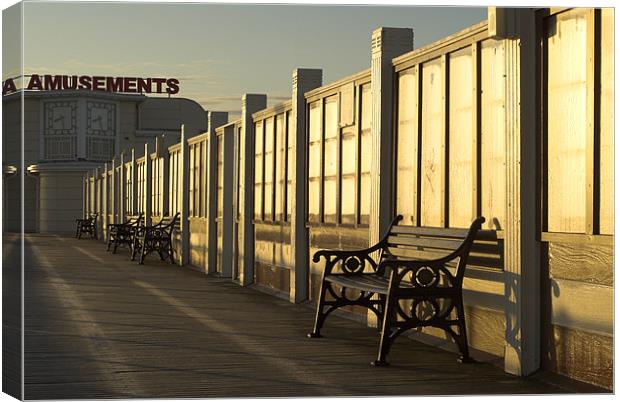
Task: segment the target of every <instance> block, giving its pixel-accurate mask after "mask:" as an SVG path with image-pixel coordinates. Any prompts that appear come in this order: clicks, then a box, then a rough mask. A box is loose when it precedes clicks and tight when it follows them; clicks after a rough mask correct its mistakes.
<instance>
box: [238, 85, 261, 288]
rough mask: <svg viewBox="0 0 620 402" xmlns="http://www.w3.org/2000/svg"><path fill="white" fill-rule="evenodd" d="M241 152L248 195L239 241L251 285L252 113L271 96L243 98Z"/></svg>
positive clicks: (243, 279) (244, 281)
mask: <svg viewBox="0 0 620 402" xmlns="http://www.w3.org/2000/svg"><path fill="white" fill-rule="evenodd" d="M241 102H242V104H241V125H242V126H241V136H242V138H243V144H244V146H243V148H244V149H242V150H241V155H242V158H243V163H244V166H245V172H244V174H243V188H244V197H243V201H240V204H241V205H240V206H239V208H240V210H239V212H240V216H241V218H240V219H241V222H240V225H239V235H238V244H239V252H240V253H242V254H243V260H242V261H239V263H240V264H239V265H240V266H239V284H240V285H241V286H247V285H249V284H251V283H252V282H254V224H253V223H252V220H253V219H254V121H253V120H252V114H253V113H256V112H258V111H259V110H262V109H265V108H266V107H267V95H262V94H245V95H243V97H242V99H241Z"/></svg>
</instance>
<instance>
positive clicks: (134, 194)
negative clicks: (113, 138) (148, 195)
mask: <svg viewBox="0 0 620 402" xmlns="http://www.w3.org/2000/svg"><path fill="white" fill-rule="evenodd" d="M137 177H138V174H137V171H136V150H135V148H131V214H132V215H135V214H136V213H137V212H138V186H137V185H136V178H137Z"/></svg>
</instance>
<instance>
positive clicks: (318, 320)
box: [308, 279, 325, 338]
mask: <svg viewBox="0 0 620 402" xmlns="http://www.w3.org/2000/svg"><path fill="white" fill-rule="evenodd" d="M324 307H325V280H324V279H323V280H322V281H321V291H320V292H319V302H318V305H317V308H316V316H315V318H314V329H313V330H312V332H310V333H309V334H308V338H322V336H321V328H322V327H323V322H325V313H323V308H324Z"/></svg>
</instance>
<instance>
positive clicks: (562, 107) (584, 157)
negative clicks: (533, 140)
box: [541, 9, 614, 389]
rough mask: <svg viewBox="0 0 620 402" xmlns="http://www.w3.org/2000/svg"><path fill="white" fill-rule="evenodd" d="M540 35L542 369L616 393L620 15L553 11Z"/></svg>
mask: <svg viewBox="0 0 620 402" xmlns="http://www.w3.org/2000/svg"><path fill="white" fill-rule="evenodd" d="M542 26H543V29H544V38H543V39H544V40H543V56H544V58H543V72H544V75H543V77H542V85H541V91H542V94H543V96H546V99H547V100H546V102H544V104H543V106H544V108H545V109H544V113H543V116H544V121H543V139H544V141H543V144H544V145H545V148H544V149H543V159H542V162H543V163H542V166H543V172H542V173H543V189H542V190H543V206H544V207H546V208H543V221H542V222H541V223H542V228H543V233H542V234H541V237H542V239H543V241H545V250H546V253H545V255H544V257H545V262H546V267H547V268H548V280H547V281H546V283H545V285H546V288H545V289H544V292H545V293H544V294H543V312H544V313H545V318H546V319H545V321H544V322H543V341H544V343H543V356H542V364H543V367H544V368H546V369H549V370H552V371H556V372H558V373H561V374H564V375H567V376H569V377H572V378H576V379H578V380H581V381H585V382H589V383H592V384H595V385H599V386H603V387H606V388H609V389H611V388H612V386H613V293H614V289H613V275H614V270H613V247H612V244H613V237H612V236H610V235H613V219H614V218H613V197H614V193H613V151H612V149H613V143H614V140H613V135H614V134H613V130H614V129H613V121H614V111H613V82H614V78H613V60H614V50H613V29H614V27H613V10H612V9H604V10H595V9H569V10H561V11H555V12H554V11H552V12H551V13H550V15H548V16H542ZM544 213H546V216H545V214H544Z"/></svg>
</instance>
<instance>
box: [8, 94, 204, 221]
mask: <svg viewBox="0 0 620 402" xmlns="http://www.w3.org/2000/svg"><path fill="white" fill-rule="evenodd" d="M22 100H23V103H22ZM22 105H23V106H22ZM2 115H3V119H2V120H3V127H2V140H3V150H4V151H3V168H4V169H3V170H4V200H3V207H4V209H3V211H4V222H3V224H4V230H5V231H9V232H11V231H20V222H19V221H20V218H19V214H17V213H12V211H16V208H18V207H19V205H20V197H21V191H20V183H19V181H20V177H21V174H20V173H21V170H22V169H23V173H24V178H23V180H24V228H23V229H24V231H25V232H27V233H32V232H40V233H70V232H71V231H73V230H75V218H78V217H81V216H82V211H83V192H82V180H83V177H84V174H85V173H86V172H87V171H89V170H91V169H93V167H95V166H97V165H99V164H101V163H103V162H107V161H111V160H112V159H120V158H122V157H123V156H121V150H123V149H131V148H133V147H134V145H136V144H140V145H141V146H142V149H144V143H145V142H149V143H154V141H155V137H160V139H161V141H162V142H163V143H175V142H177V141H178V140H179V138H180V126H181V124H185V127H186V130H187V133H188V134H189V135H192V134H197V133H200V132H203V131H204V130H205V129H206V112H205V110H204V109H203V108H202V107H201V106H200V105H199V104H197V103H196V102H194V101H192V100H189V99H184V98H160V97H148V96H145V95H142V94H123V93H107V92H102V91H79V90H75V91H18V92H15V93H12V94H9V95H6V96H4V97H3V108H2ZM22 115H23V120H22ZM22 121H23V127H22V123H21V122H22ZM22 129H23V137H22ZM22 141H23V142H22ZM22 150H23V162H22Z"/></svg>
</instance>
